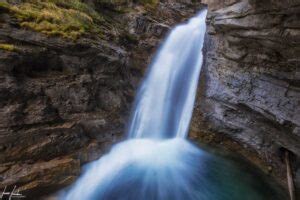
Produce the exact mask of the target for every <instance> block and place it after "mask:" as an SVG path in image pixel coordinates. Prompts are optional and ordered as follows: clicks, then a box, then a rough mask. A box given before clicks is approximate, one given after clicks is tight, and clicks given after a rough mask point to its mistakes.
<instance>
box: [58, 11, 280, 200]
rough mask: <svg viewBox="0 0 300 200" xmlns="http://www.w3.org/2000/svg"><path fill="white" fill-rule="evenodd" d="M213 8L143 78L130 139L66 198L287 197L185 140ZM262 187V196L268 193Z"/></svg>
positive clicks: (183, 29)
mask: <svg viewBox="0 0 300 200" xmlns="http://www.w3.org/2000/svg"><path fill="white" fill-rule="evenodd" d="M205 17H206V10H205V11H202V12H201V13H200V14H199V15H198V16H196V17H194V18H192V19H191V20H190V21H189V22H188V23H187V24H183V25H179V26H177V27H176V28H175V29H174V30H173V31H172V32H171V34H170V35H169V37H168V38H167V40H166V41H165V43H164V45H163V46H162V47H161V49H160V51H159V52H158V54H157V56H156V58H155V59H154V62H153V64H152V65H151V68H150V70H149V72H148V75H147V77H146V79H145V80H144V82H143V84H142V86H141V88H140V90H139V92H138V95H137V98H136V102H135V105H134V110H133V114H132V118H131V121H130V123H129V127H128V134H129V139H127V140H126V141H124V142H122V143H120V144H117V145H116V146H114V147H113V149H112V150H111V152H110V153H109V154H107V155H105V156H103V157H102V158H100V159H99V160H98V161H95V162H93V163H91V164H89V165H88V166H87V167H86V171H85V172H84V174H83V176H82V177H81V178H80V179H79V180H78V181H77V182H76V183H75V184H74V186H73V187H71V188H70V190H69V191H67V192H66V193H64V194H62V195H61V199H64V200H241V199H243V200H254V199H255V200H263V199H272V200H275V199H284V198H282V197H279V196H278V195H277V194H276V195H275V193H274V192H273V190H272V189H271V188H270V187H268V186H266V184H265V182H264V181H263V180H261V181H260V180H259V179H260V178H259V177H257V178H256V180H255V182H253V178H252V175H253V174H249V173H244V172H243V171H242V170H239V169H237V168H236V167H235V166H234V165H233V164H232V163H231V162H228V161H226V160H225V159H222V158H220V157H217V156H215V155H212V154H210V153H207V152H205V151H202V150H200V149H198V148H197V147H196V146H194V145H192V144H191V143H189V142H188V141H187V140H186V139H185V137H186V135H187V132H188V128H189V123H190V120H191V115H192V110H193V106H194V100H195V93H196V89H197V83H198V77H199V73H200V69H201V65H202V46H203V40H204V34H205ZM261 188H263V191H262V190H261Z"/></svg>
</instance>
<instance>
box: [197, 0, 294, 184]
mask: <svg viewBox="0 0 300 200" xmlns="http://www.w3.org/2000/svg"><path fill="white" fill-rule="evenodd" d="M203 2H204V3H207V4H208V7H209V15H208V19H207V24H208V31H207V37H206V45H205V46H206V49H205V52H206V56H205V59H206V60H205V64H204V66H203V70H202V71H203V72H202V73H203V74H202V78H203V80H202V83H201V84H204V85H200V87H201V88H200V89H199V98H198V101H197V108H196V112H195V114H194V119H193V124H192V132H194V133H193V135H196V137H197V136H198V137H201V136H200V135H201V132H203V131H207V130H210V131H213V132H217V133H220V134H221V135H226V136H227V137H229V138H231V139H234V140H235V141H236V142H237V143H239V144H241V145H242V146H244V147H245V148H248V149H250V150H254V151H255V152H257V153H258V154H259V156H260V157H261V158H263V159H264V160H266V162H267V163H268V164H269V165H270V166H273V171H274V172H275V173H278V174H281V175H282V176H285V175H284V173H285V164H284V162H282V160H281V159H282V157H281V155H280V152H281V151H282V150H288V151H290V152H292V154H293V156H292V161H293V167H294V175H295V181H296V183H297V184H298V187H299V182H300V166H299V156H300V132H299V130H300V129H299V128H300V106H299V103H300V60H299V58H300V24H299V21H300V16H299V14H300V2H299V1H280V0H241V1H239V0H230V1H222V0H205V1H203ZM270 170H271V168H270ZM298 189H299V188H298Z"/></svg>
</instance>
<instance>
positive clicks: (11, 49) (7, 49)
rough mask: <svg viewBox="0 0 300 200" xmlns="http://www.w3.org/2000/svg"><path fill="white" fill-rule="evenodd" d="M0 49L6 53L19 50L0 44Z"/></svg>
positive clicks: (10, 45)
mask: <svg viewBox="0 0 300 200" xmlns="http://www.w3.org/2000/svg"><path fill="white" fill-rule="evenodd" d="M0 49H2V50H5V51H16V50H17V48H16V47H15V46H14V45H12V44H4V43H0Z"/></svg>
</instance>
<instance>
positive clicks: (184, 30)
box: [128, 11, 206, 138]
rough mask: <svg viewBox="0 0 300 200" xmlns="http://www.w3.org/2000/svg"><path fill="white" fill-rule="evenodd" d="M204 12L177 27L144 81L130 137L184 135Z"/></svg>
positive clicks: (198, 64)
mask: <svg viewBox="0 0 300 200" xmlns="http://www.w3.org/2000/svg"><path fill="white" fill-rule="evenodd" d="M205 17H206V11H203V12H201V13H200V14H199V15H198V16H196V17H194V18H192V19H191V20H190V21H189V22H188V23H187V24H184V25H180V26H177V27H176V28H175V29H174V30H173V31H172V32H171V34H170V35H169V37H168V38H167V40H166V41H165V43H164V45H163V46H162V47H161V49H160V51H159V52H158V54H157V56H156V58H155V59H154V62H153V64H152V66H151V68H150V71H149V72H148V75H147V77H146V79H145V80H144V82H143V84H142V86H141V88H140V90H139V92H138V95H137V98H136V99H137V100H136V104H135V106H134V110H133V116H132V119H131V123H129V124H130V126H129V131H128V132H129V135H130V137H131V138H172V137H181V138H184V137H185V136H186V134H187V132H188V128H189V123H190V119H191V116H192V111H193V106H194V100H195V93H196V89H197V84H198V77H199V73H200V69H201V65H202V60H203V59H202V53H201V51H202V46H203V40H204V34H205Z"/></svg>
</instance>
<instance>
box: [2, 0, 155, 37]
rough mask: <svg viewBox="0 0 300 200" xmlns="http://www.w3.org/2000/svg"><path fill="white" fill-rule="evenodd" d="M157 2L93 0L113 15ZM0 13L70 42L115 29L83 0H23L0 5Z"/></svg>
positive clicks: (27, 26)
mask: <svg viewBox="0 0 300 200" xmlns="http://www.w3.org/2000/svg"><path fill="white" fill-rule="evenodd" d="M158 2H159V0H95V4H96V7H98V8H100V9H103V11H105V10H104V9H107V8H108V7H109V6H111V7H113V9H112V10H113V12H118V13H119V14H121V13H124V12H127V10H128V9H129V8H130V5H131V4H132V3H134V4H142V5H144V6H146V7H154V6H155V5H157V4H158ZM107 6H108V7H107ZM1 11H4V12H8V13H10V14H11V15H14V16H15V17H16V18H17V19H18V20H19V24H20V26H21V27H24V28H29V29H32V30H35V31H38V32H42V33H45V34H47V35H50V36H62V37H64V38H69V39H73V40H76V39H77V38H79V37H80V36H82V35H84V34H87V33H92V34H94V35H98V36H100V37H102V36H104V35H105V34H104V33H105V32H109V30H111V28H113V27H115V26H117V25H116V24H114V23H115V21H113V22H112V20H111V19H112V18H111V17H110V16H109V15H110V14H108V12H105V13H106V14H103V15H101V14H100V13H99V12H97V11H95V9H94V8H92V7H91V6H89V5H88V4H86V3H84V2H83V1H82V0H22V1H21V2H20V3H16V4H10V3H6V2H0V12H1ZM121 11H122V12H121Z"/></svg>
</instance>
